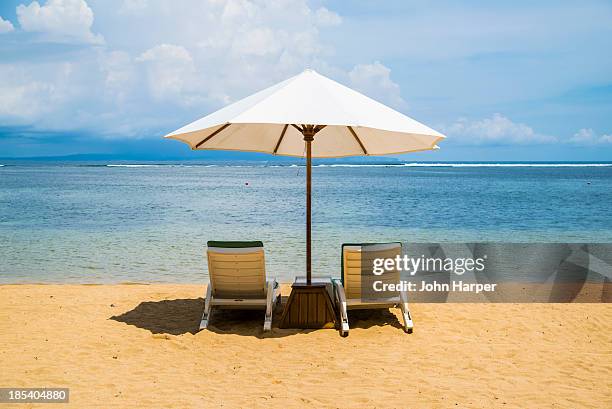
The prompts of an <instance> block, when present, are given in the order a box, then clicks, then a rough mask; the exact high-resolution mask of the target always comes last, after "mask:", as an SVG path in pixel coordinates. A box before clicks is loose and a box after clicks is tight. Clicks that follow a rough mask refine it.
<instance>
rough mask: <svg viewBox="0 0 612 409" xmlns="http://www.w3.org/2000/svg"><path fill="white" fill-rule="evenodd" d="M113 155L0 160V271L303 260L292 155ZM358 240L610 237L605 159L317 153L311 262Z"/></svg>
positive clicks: (121, 275) (91, 271) (113, 271)
mask: <svg viewBox="0 0 612 409" xmlns="http://www.w3.org/2000/svg"><path fill="white" fill-rule="evenodd" d="M118 165H119V166H112V164H100V163H94V164H80V165H75V164H35V165H33V164H22V165H5V166H1V167H0V282H2V283H18V282H79V283H103V282H104V283H105V282H189V283H200V282H205V281H206V280H207V279H208V276H207V266H206V261H205V258H204V251H205V243H206V241H207V240H254V239H258V240H262V241H263V242H264V244H265V248H266V261H267V269H268V272H269V274H270V275H271V276H276V277H277V278H279V279H280V280H281V281H286V282H288V281H290V280H291V279H292V277H294V276H296V275H303V274H304V270H305V267H304V256H305V242H304V235H305V228H304V220H305V210H304V205H305V187H304V186H305V169H304V168H303V167H300V166H295V165H293V166H289V165H273V166H270V165H267V164H261V163H259V164H242V165H230V164H220V163H219V164H215V165H211V164H196V165H168V164H164V165H150V164H149V165H140V164H134V165H130V164H118ZM368 241H403V242H481V241H493V242H612V164H587V165H585V164H572V165H562V166H560V165H555V164H531V165H529V166H525V165H521V164H418V163H413V164H410V163H409V164H398V165H386V166H382V165H354V164H347V165H319V166H316V167H315V168H314V169H313V269H314V273H315V274H319V275H335V276H337V275H339V269H340V245H341V243H343V242H368Z"/></svg>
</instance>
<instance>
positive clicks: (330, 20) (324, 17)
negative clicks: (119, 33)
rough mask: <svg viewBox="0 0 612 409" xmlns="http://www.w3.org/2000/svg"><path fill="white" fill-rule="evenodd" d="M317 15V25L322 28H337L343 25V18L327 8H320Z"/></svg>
mask: <svg viewBox="0 0 612 409" xmlns="http://www.w3.org/2000/svg"><path fill="white" fill-rule="evenodd" d="M315 14H316V16H317V23H318V24H319V25H321V26H337V25H339V24H341V23H342V17H340V16H339V15H338V14H336V13H334V12H333V11H329V10H328V9H327V8H325V7H319V8H318V9H317V11H316V12H315Z"/></svg>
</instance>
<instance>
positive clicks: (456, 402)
mask: <svg viewBox="0 0 612 409" xmlns="http://www.w3.org/2000/svg"><path fill="white" fill-rule="evenodd" d="M203 294H204V286H197V285H161V284H155V285H93V286H87V285H4V286H0V345H1V349H0V362H1V367H0V386H2V387H9V386H11V387H13V386H14V387H68V388H70V404H68V405H65V406H66V407H71V408H89V407H104V408H111V407H118V408H134V407H147V408H152V407H164V408H191V407H212V406H214V407H217V406H221V405H222V406H224V407H229V408H233V407H249V408H257V407H261V408H271V407H279V408H284V407H298V406H312V407H340V408H345V407H379V408H383V407H397V408H404V407H411V408H415V407H416V408H420V407H482V408H492V407H500V408H512V407H521V408H525V407H534V408H544V407H567V408H578V407H592V408H606V407H608V408H609V407H612V304H595V303H593V304H413V305H412V306H411V310H412V313H413V316H414V322H415V330H414V333H413V334H411V335H407V334H405V333H404V332H403V331H402V330H401V329H400V328H399V321H398V311H396V310H390V311H389V310H383V311H377V312H376V311H375V312H369V311H361V312H355V313H352V312H351V314H350V316H351V318H352V319H351V327H352V329H351V334H350V336H349V337H348V338H341V337H340V336H339V335H338V332H336V331H334V330H319V331H297V330H280V329H278V328H273V331H272V332H271V333H270V334H267V335H264V334H263V332H262V325H263V313H261V312H256V311H251V312H238V311H233V312H220V313H218V314H216V315H215V316H214V317H213V320H212V323H211V328H210V330H208V331H202V332H197V333H196V329H197V326H198V324H199V320H200V316H201V312H202V299H201V297H202V295H203ZM277 318H278V316H277ZM0 406H1V405H0ZM5 406H7V407H42V408H50V407H54V408H55V407H62V406H63V405H60V404H54V405H51V406H49V405H47V404H38V405H33V404H25V405H21V406H20V405H5Z"/></svg>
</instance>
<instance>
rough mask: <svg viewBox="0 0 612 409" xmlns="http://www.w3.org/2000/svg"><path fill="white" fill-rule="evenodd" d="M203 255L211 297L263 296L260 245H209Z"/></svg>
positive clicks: (264, 273)
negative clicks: (205, 259) (206, 264)
mask: <svg viewBox="0 0 612 409" xmlns="http://www.w3.org/2000/svg"><path fill="white" fill-rule="evenodd" d="M206 254H207V257H208V272H209V275H210V284H211V286H212V292H213V295H214V296H215V297H219V298H237V299H249V298H264V297H265V296H266V262H265V257H264V248H263V243H262V242H260V241H253V242H236V241H209V242H208V250H207V252H206Z"/></svg>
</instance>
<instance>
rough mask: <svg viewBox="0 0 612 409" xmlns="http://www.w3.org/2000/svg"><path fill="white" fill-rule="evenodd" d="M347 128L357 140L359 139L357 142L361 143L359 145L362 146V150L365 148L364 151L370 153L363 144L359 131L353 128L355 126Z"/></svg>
mask: <svg viewBox="0 0 612 409" xmlns="http://www.w3.org/2000/svg"><path fill="white" fill-rule="evenodd" d="M347 128H348V130H349V131H351V134H352V135H353V136H354V137H355V140H356V141H357V143H359V146H361V150H363V153H364V154H366V155H368V151H367V150H366V148H365V146H363V143H362V142H361V139H359V137H358V136H357V133H356V132H355V131H354V130H353V127H351V126H347Z"/></svg>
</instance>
